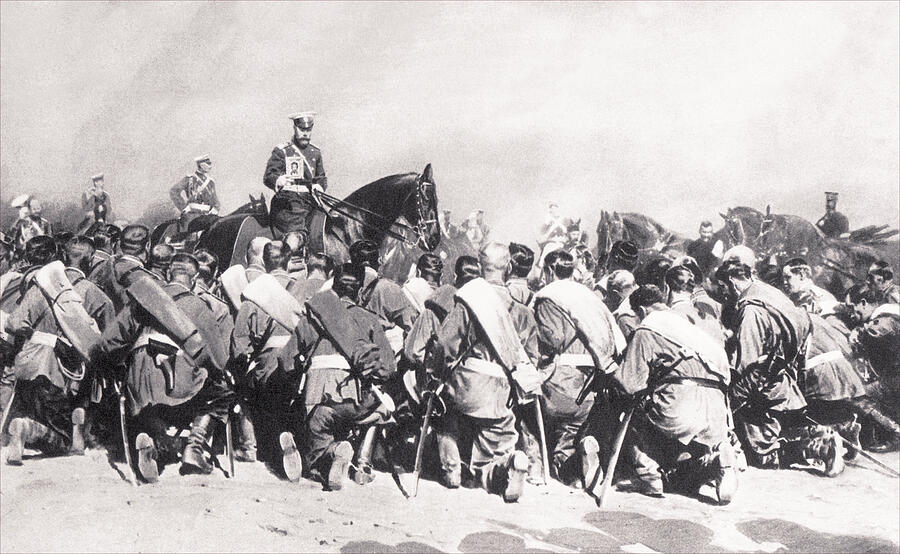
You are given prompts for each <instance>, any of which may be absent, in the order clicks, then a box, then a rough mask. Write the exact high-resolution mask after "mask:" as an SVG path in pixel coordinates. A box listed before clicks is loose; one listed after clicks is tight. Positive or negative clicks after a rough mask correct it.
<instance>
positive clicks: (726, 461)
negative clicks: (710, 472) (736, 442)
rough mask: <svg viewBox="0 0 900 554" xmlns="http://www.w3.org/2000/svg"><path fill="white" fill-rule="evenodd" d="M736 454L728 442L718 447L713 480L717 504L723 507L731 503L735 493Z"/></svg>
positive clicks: (736, 483) (736, 479)
mask: <svg viewBox="0 0 900 554" xmlns="http://www.w3.org/2000/svg"><path fill="white" fill-rule="evenodd" d="M737 458H738V455H737V452H735V450H734V447H733V446H732V445H731V443H730V442H728V441H726V442H724V443H722V444H720V445H719V452H718V456H717V458H716V461H715V462H714V464H715V466H717V467H716V473H717V474H716V477H715V478H714V482H715V487H716V496H717V497H718V500H719V504H720V505H723V506H724V505H725V504H729V503H731V501H732V500H733V499H734V495H735V494H736V493H737V488H738V478H737V471H738V470H737V467H736V466H737Z"/></svg>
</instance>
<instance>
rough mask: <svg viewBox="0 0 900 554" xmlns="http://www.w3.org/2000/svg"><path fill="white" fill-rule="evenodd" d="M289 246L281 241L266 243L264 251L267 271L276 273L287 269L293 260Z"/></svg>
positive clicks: (263, 257)
mask: <svg viewBox="0 0 900 554" xmlns="http://www.w3.org/2000/svg"><path fill="white" fill-rule="evenodd" d="M290 250H291V249H290V248H288V245H286V244H285V243H283V242H281V241H280V240H273V241H272V242H269V243H266V245H265V246H264V247H263V251H262V259H263V265H264V266H265V268H266V271H274V270H276V269H286V268H287V265H288V262H289V261H290V259H291V252H290Z"/></svg>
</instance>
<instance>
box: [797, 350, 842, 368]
mask: <svg viewBox="0 0 900 554" xmlns="http://www.w3.org/2000/svg"><path fill="white" fill-rule="evenodd" d="M843 357H844V354H843V353H842V352H841V351H840V350H832V351H831V352H824V353H822V354H818V355H816V356H813V357H812V358H810V359H808V360H806V369H812V368H814V367H816V366H817V365H822V364H824V363H828V362H835V361H837V360H840V359H841V358H843Z"/></svg>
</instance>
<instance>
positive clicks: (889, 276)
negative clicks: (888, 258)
mask: <svg viewBox="0 0 900 554" xmlns="http://www.w3.org/2000/svg"><path fill="white" fill-rule="evenodd" d="M868 273H870V274H872V275H878V276H879V277H881V278H882V279H884V280H885V281H893V280H894V270H893V269H891V265H890V264H889V263H887V262H885V261H883V260H879V261H877V262H875V263H873V264H872V265H871V266H870V267H869V271H868Z"/></svg>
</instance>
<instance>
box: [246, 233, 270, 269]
mask: <svg viewBox="0 0 900 554" xmlns="http://www.w3.org/2000/svg"><path fill="white" fill-rule="evenodd" d="M270 242H272V239H270V238H268V237H254V238H253V239H251V240H250V242H248V243H247V253H246V256H245V259H246V261H247V263H248V264H252V263H253V262H255V261H257V260H261V259H262V253H263V248H264V247H265V245H267V244H269V243H270Z"/></svg>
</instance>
